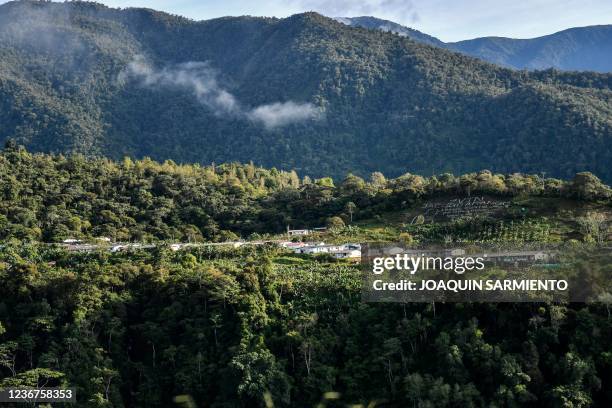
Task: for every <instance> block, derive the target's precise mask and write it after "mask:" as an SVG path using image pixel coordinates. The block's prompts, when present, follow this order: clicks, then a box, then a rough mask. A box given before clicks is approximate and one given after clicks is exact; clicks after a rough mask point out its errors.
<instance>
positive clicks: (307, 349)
mask: <svg viewBox="0 0 612 408" xmlns="http://www.w3.org/2000/svg"><path fill="white" fill-rule="evenodd" d="M0 186H1V188H0V234H1V235H0V240H1V243H0V282H1V284H0V388H4V387H26V386H29V387H35V386H42V385H45V386H47V387H51V386H53V387H72V388H74V389H75V391H76V400H77V404H76V405H77V406H79V407H91V408H93V407H99V408H101V407H172V406H177V407H179V406H183V407H188V406H210V407H219V408H221V407H264V406H265V407H300V408H310V407H320V406H324V407H346V406H352V407H363V408H365V407H406V406H417V407H448V408H451V407H479V406H508V407H518V406H529V407H539V406H546V407H549V406H550V407H563V406H565V407H567V406H571V407H579V406H581V407H586V406H610V404H611V402H612V394H611V390H612V387H611V385H612V374H611V373H612V358H611V357H612V353H611V350H612V344H611V341H612V335H611V333H612V325H611V322H612V319H611V318H610V301H609V299H608V298H602V299H600V301H598V302H593V303H558V302H557V303H552V302H541V303H447V302H429V303H403V304H399V303H367V302H364V301H363V299H362V288H363V270H362V268H361V267H360V266H359V264H356V263H355V262H351V261H347V260H344V259H335V258H333V257H331V255H328V256H321V255H326V254H318V255H307V254H296V253H293V252H292V251H291V250H290V249H287V248H282V247H280V246H278V245H275V244H274V243H273V242H268V243H266V244H262V242H261V241H262V238H263V239H265V240H267V241H274V240H276V241H278V240H280V239H286V236H284V234H283V235H281V233H282V232H283V230H284V229H285V227H286V225H287V224H291V225H293V226H294V227H316V226H321V225H322V224H324V225H325V224H326V225H328V226H329V229H328V230H327V231H326V232H324V233H321V235H316V236H309V237H306V239H307V240H317V241H316V242H319V240H325V242H337V243H347V242H366V241H393V242H397V241H402V242H404V243H407V244H429V243H432V242H437V243H440V242H444V243H446V244H448V245H468V246H469V245H479V244H482V243H486V244H493V245H496V246H499V247H501V246H503V245H507V246H508V247H511V248H516V247H518V246H523V245H526V246H529V245H532V246H534V247H538V246H546V245H559V248H560V249H561V251H563V253H564V256H567V254H568V252H569V250H570V249H572V250H578V251H587V252H579V254H580V257H576V256H573V257H572V258H570V262H569V263H568V265H571V268H572V271H574V273H581V274H585V276H589V277H592V278H593V279H594V282H604V283H606V284H607V285H609V279H608V277H609V274H610V265H612V263H611V260H610V254H609V251H608V252H607V255H604V256H600V257H592V254H591V253H590V252H588V249H589V248H590V247H591V246H592V245H593V244H594V243H595V242H599V243H603V244H604V245H609V243H610V238H611V237H610V234H609V232H610V230H609V220H610V219H611V218H612V215H611V213H612V204H611V197H612V194H611V190H610V188H609V187H608V186H606V185H604V184H602V183H601V182H600V181H599V180H598V179H597V178H596V177H595V176H593V175H592V174H590V173H580V174H577V175H575V177H574V178H573V179H572V180H570V181H561V180H557V179H551V178H548V179H542V178H540V177H539V176H537V175H524V174H510V175H501V174H496V173H491V172H489V171H481V172H478V173H472V174H465V175H463V176H459V177H456V176H453V175H451V174H443V175H439V176H434V177H422V176H418V175H413V174H404V175H402V176H400V177H398V178H395V179H386V178H385V177H384V176H383V175H382V174H381V173H374V174H372V176H371V178H370V180H368V181H366V180H363V179H361V178H359V177H357V176H352V175H349V176H346V177H345V178H344V179H343V180H337V181H336V182H334V181H333V180H331V179H330V178H324V179H320V180H315V181H313V180H309V179H308V178H305V179H303V180H300V179H299V178H298V177H297V175H296V174H295V173H294V172H282V171H278V170H276V169H270V170H266V169H263V168H260V167H256V166H254V165H251V164H249V165H240V164H224V165H216V166H206V167H202V166H199V165H177V164H175V163H173V162H170V161H168V162H165V163H158V162H154V161H152V160H142V161H133V160H130V159H125V160H123V161H122V162H119V163H118V162H112V161H110V160H108V159H95V160H92V159H86V158H84V157H83V156H80V155H72V156H62V155H57V156H51V155H45V154H31V153H28V152H27V151H25V150H24V149H21V148H18V147H16V146H14V145H12V144H9V145H8V146H7V147H6V148H5V149H4V151H3V152H2V153H0ZM483 196H486V197H487V200H488V201H490V202H494V203H505V205H504V206H503V207H500V208H501V211H499V212H495V213H491V214H464V216H462V217H459V218H455V219H452V220H451V219H443V218H441V217H440V218H438V216H436V215H435V214H434V215H432V214H431V213H428V212H426V211H424V209H425V208H427V206H428V205H433V204H436V203H437V204H436V205H440V204H444V203H446V202H448V201H449V200H454V199H462V200H465V199H470V200H474V199H476V198H478V197H483ZM317 234H319V233H317ZM238 235H242V236H248V237H249V238H253V239H257V240H258V241H259V242H257V241H252V242H250V243H249V242H247V243H245V244H244V245H243V246H241V247H239V248H236V247H234V245H224V246H221V245H219V246H215V245H212V244H210V242H208V243H206V245H205V244H204V243H203V241H226V240H236V239H237V236H238ZM102 236H106V237H108V238H109V239H111V240H112V241H124V242H125V241H132V242H133V245H134V246H133V247H132V248H131V249H126V250H125V251H114V249H112V248H111V247H110V244H107V243H101V244H99V245H97V246H93V247H90V248H89V249H87V250H84V249H81V250H77V249H75V247H73V246H70V245H58V244H52V243H53V242H55V243H57V242H60V241H62V240H64V239H67V238H72V239H80V240H83V241H84V242H95V239H96V238H100V237H102ZM41 241H42V242H41ZM100 241H101V240H99V241H98V242H100ZM134 241H135V242H134ZM164 241H165V242H164ZM187 241H190V242H191V243H193V245H192V246H186V247H184V248H182V249H179V250H173V249H172V247H171V246H170V245H169V244H171V243H176V242H183V243H185V242H187ZM143 243H153V244H151V245H148V246H146V247H145V246H137V245H139V244H143ZM113 245H114V244H113ZM597 279H599V280H597ZM604 288H606V286H604ZM189 401H191V402H192V405H189V404H188V402H189Z"/></svg>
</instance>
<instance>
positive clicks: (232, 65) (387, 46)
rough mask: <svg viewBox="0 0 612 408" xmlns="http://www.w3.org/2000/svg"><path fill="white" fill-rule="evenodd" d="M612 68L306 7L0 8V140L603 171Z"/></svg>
mask: <svg viewBox="0 0 612 408" xmlns="http://www.w3.org/2000/svg"><path fill="white" fill-rule="evenodd" d="M610 83H611V75H609V74H594V73H571V74H562V73H559V72H555V71H546V72H537V73H526V72H517V71H513V70H509V69H504V68H501V67H498V66H495V65H492V64H488V63H485V62H481V61H479V60H476V59H473V58H470V57H466V56H462V55H460V54H457V53H454V52H450V51H447V50H443V49H440V48H437V47H432V46H428V45H423V44H419V43H416V42H414V41H411V40H410V39H407V38H403V37H400V36H397V35H393V34H390V33H384V32H380V31H373V30H367V29H363V28H353V27H348V26H346V25H344V24H341V23H339V22H337V21H335V20H333V19H329V18H326V17H323V16H321V15H318V14H316V13H305V14H299V15H295V16H292V17H289V18H286V19H274V18H252V17H227V18H219V19H214V20H209V21H200V22H196V21H191V20H188V19H185V18H181V17H177V16H172V15H168V14H164V13H159V12H155V11H152V10H147V9H125V10H119V9H110V8H107V7H105V6H102V5H99V4H95V3H87V2H69V3H62V4H60V3H51V2H34V1H19V2H10V3H6V4H4V5H2V6H0V138H2V139H6V138H13V139H15V140H16V141H17V142H19V143H21V144H24V145H26V146H27V147H28V148H30V149H33V150H38V151H52V152H60V151H61V152H67V151H70V152H81V153H84V154H86V155H92V154H93V155H106V156H110V157H113V158H121V157H122V156H124V155H130V156H134V157H143V156H151V157H153V158H155V159H160V160H165V159H173V160H176V161H180V162H185V161H189V162H201V163H211V162H227V161H233V160H238V161H241V162H248V161H250V160H252V161H253V162H254V163H255V164H257V165H263V166H268V167H271V166H276V167H278V168H282V169H287V170H288V169H296V170H298V171H299V172H300V173H301V174H310V175H313V176H322V175H333V176H339V175H344V174H346V173H347V172H349V171H353V172H355V173H357V174H361V175H364V174H368V173H369V172H372V171H378V170H382V171H383V172H385V174H388V175H390V176H397V175H399V174H402V173H404V172H406V171H411V172H414V173H421V174H432V173H442V172H444V171H454V172H455V173H459V172H461V173H463V172H467V171H473V170H477V169H481V168H490V169H492V170H493V171H499V172H515V171H523V172H538V173H539V172H546V173H547V174H548V175H550V176H555V177H571V176H573V175H574V174H575V173H576V172H579V171H585V170H588V171H592V172H594V173H595V174H597V175H599V176H600V177H602V178H603V179H605V180H606V181H609V180H611V179H612V169H611V168H610V166H609V163H610V161H611V160H612V147H611V146H612V144H611V143H610V137H611V135H612V128H611V126H612V104H611V103H610V99H611V96H612V92H611V90H610Z"/></svg>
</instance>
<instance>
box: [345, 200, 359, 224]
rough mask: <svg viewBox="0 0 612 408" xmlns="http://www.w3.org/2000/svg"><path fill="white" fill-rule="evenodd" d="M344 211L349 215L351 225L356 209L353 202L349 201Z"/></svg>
mask: <svg viewBox="0 0 612 408" xmlns="http://www.w3.org/2000/svg"><path fill="white" fill-rule="evenodd" d="M344 209H345V210H346V212H348V213H349V217H350V220H351V223H352V222H353V214H354V213H355V210H356V209H357V206H356V205H355V203H354V202H352V201H349V202H348V203H346V205H345V206H344Z"/></svg>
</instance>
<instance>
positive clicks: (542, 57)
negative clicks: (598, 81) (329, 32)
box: [336, 16, 612, 72]
mask: <svg viewBox="0 0 612 408" xmlns="http://www.w3.org/2000/svg"><path fill="white" fill-rule="evenodd" d="M336 20H337V21H340V22H343V23H344V24H348V25H351V26H359V27H364V28H369V29H377V30H382V31H388V32H392V33H396V34H399V35H402V36H406V37H409V38H411V39H413V40H415V41H418V42H422V43H424V44H429V45H434V46H437V47H440V48H446V49H449V50H452V51H457V52H460V53H462V54H465V55H469V56H472V57H476V58H480V59H482V60H484V61H488V62H492V63H494V64H498V65H501V66H504V67H509V68H514V69H530V70H534V69H537V70H541V69H548V68H555V69H560V70H564V71H596V72H611V71H612V58H611V57H610V55H612V45H611V44H612V25H593V26H586V27H572V28H567V29H565V30H561V31H558V32H555V33H552V34H548V35H544V36H540V37H534V38H527V39H520V38H508V37H498V36H487V37H478V38H473V39H469V40H463V41H455V42H443V41H441V40H439V39H437V38H435V37H432V36H430V35H428V34H425V33H422V32H420V31H418V30H415V29H412V28H410V27H406V26H403V25H401V24H398V23H395V22H392V21H389V20H384V19H379V18H376V17H373V16H361V17H338V18H336Z"/></svg>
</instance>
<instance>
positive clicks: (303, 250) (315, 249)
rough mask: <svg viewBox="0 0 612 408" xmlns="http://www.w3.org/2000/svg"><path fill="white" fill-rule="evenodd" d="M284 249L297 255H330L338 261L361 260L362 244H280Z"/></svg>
mask: <svg viewBox="0 0 612 408" xmlns="http://www.w3.org/2000/svg"><path fill="white" fill-rule="evenodd" d="M279 245H280V246H281V247H283V248H287V249H290V250H292V251H293V252H294V253H296V254H310V255H316V254H328V255H331V256H333V257H334V258H336V259H359V258H361V245H360V244H353V243H348V244H325V243H324V242H319V243H314V242H280V243H279Z"/></svg>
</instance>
